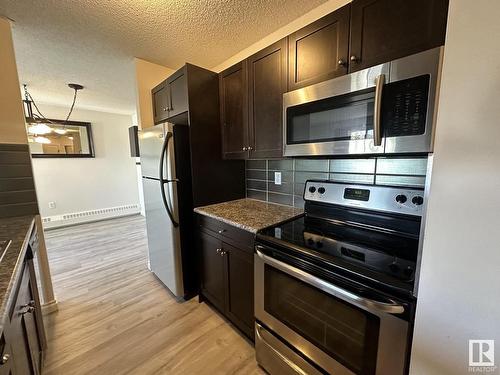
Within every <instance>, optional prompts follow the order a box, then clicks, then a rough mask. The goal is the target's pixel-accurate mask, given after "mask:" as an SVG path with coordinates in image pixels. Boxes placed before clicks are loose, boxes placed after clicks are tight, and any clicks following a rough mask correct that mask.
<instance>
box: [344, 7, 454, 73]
mask: <svg viewBox="0 0 500 375" xmlns="http://www.w3.org/2000/svg"><path fill="white" fill-rule="evenodd" d="M447 14H448V0H418V1H417V0H411V1H408V0H354V1H353V2H352V5H351V41H350V55H351V57H350V60H351V61H349V67H350V68H349V70H350V71H351V72H353V71H356V70H360V69H365V68H367V67H370V66H373V65H377V64H380V63H384V62H387V61H391V60H394V59H397V58H400V57H403V56H407V55H411V54H414V53H417V52H420V51H424V50H427V49H430V48H434V47H437V46H440V45H443V44H444V38H445V33H446V18H447Z"/></svg>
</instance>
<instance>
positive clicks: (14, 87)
mask: <svg viewBox="0 0 500 375" xmlns="http://www.w3.org/2000/svg"><path fill="white" fill-rule="evenodd" d="M10 27H11V25H10V21H9V20H8V19H6V18H3V17H2V16H0V67H1V69H0V88H1V89H0V114H1V115H0V143H18V144H20V143H28V139H27V138H26V130H25V128H24V112H23V105H22V102H21V100H20V98H21V96H20V95H21V94H20V92H19V78H18V75H17V66H16V59H15V55H14V46H13V44H12V35H11V31H10Z"/></svg>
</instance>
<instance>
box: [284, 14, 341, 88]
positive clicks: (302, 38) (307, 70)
mask: <svg viewBox="0 0 500 375" xmlns="http://www.w3.org/2000/svg"><path fill="white" fill-rule="evenodd" d="M349 14H350V5H346V6H344V7H342V8H340V9H338V10H336V11H335V12H333V13H330V14H329V15H327V16H325V17H323V18H321V19H319V20H318V21H316V22H314V23H312V24H310V25H308V26H306V27H304V28H303V29H300V30H299V31H296V32H295V33H293V34H291V35H290V36H289V37H288V50H289V72H288V77H289V78H288V89H289V90H295V89H298V88H300V87H304V86H308V85H311V84H313V83H317V82H321V81H325V80H328V79H331V78H334V77H338V76H340V75H343V74H346V73H347V63H346V62H347V58H348V46H349Z"/></svg>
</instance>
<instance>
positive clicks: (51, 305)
mask: <svg viewBox="0 0 500 375" xmlns="http://www.w3.org/2000/svg"><path fill="white" fill-rule="evenodd" d="M58 310H59V307H58V305H57V301H56V300H52V301H50V302H48V303H44V304H43V305H42V314H43V315H49V314H52V313H53V312H56V311H58Z"/></svg>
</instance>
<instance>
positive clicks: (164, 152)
mask: <svg viewBox="0 0 500 375" xmlns="http://www.w3.org/2000/svg"><path fill="white" fill-rule="evenodd" d="M172 137H173V134H172V133H170V132H168V133H167V136H166V137H165V140H164V141H163V147H162V150H161V157H160V192H161V199H162V201H163V205H164V206H165V209H166V210H167V214H168V217H169V218H170V221H171V222H172V225H173V226H174V228H177V227H178V226H179V223H178V222H177V221H175V219H174V214H173V213H172V210H171V209H170V207H169V205H168V200H167V194H166V192H165V184H166V183H169V182H173V181H175V180H168V179H165V177H164V175H163V171H164V168H163V166H164V164H165V157H166V155H167V152H168V143H169V141H170V139H171V138H172Z"/></svg>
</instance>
